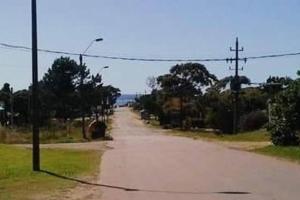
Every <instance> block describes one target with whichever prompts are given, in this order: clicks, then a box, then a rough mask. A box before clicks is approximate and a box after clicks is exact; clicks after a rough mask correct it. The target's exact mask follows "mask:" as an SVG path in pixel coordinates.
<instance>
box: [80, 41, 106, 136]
mask: <svg viewBox="0 0 300 200" xmlns="http://www.w3.org/2000/svg"><path fill="white" fill-rule="evenodd" d="M100 41H103V38H97V39H94V40H92V41H91V42H90V44H89V45H88V47H87V48H86V49H85V50H84V51H83V53H81V54H80V55H79V65H80V67H81V68H82V66H83V64H82V63H83V62H82V58H83V56H85V53H86V52H87V51H88V49H89V48H90V47H91V46H92V45H93V44H94V42H100ZM83 79H84V73H81V76H80V89H79V91H80V97H81V100H82V99H83V94H82V85H83ZM81 105H82V108H81V118H82V135H83V138H84V139H87V137H86V134H85V112H84V106H83V105H84V104H83V102H82V103H81Z"/></svg>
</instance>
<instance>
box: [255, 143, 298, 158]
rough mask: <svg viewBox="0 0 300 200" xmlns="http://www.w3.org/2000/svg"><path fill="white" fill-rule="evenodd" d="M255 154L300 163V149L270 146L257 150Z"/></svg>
mask: <svg viewBox="0 0 300 200" xmlns="http://www.w3.org/2000/svg"><path fill="white" fill-rule="evenodd" d="M255 152H258V153H262V154H265V155H270V156H275V157H280V158H286V159H288V160H292V161H297V162H300V147H292V146H289V147H285V146H273V145H272V146H271V145H270V146H267V147H264V148H260V149H256V150H255Z"/></svg>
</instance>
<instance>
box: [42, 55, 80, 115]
mask: <svg viewBox="0 0 300 200" xmlns="http://www.w3.org/2000/svg"><path fill="white" fill-rule="evenodd" d="M80 73H82V70H80V67H79V66H78V65H77V63H76V62H75V61H74V60H71V59H70V58H68V57H61V58H58V59H56V60H55V61H54V63H53V64H52V66H51V68H50V69H49V70H48V72H47V73H46V74H45V75H44V77H43V79H42V84H41V86H42V87H41V89H42V90H44V94H45V96H44V98H46V99H44V100H45V102H47V104H48V106H49V107H50V108H51V110H54V111H55V117H57V118H63V119H64V120H65V121H66V120H67V119H68V118H74V117H75V113H76V111H77V112H78V108H77V107H78V103H79V99H78V94H76V88H77V85H78V83H79V79H80Z"/></svg>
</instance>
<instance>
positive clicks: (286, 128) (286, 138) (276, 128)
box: [271, 120, 299, 146]
mask: <svg viewBox="0 0 300 200" xmlns="http://www.w3.org/2000/svg"><path fill="white" fill-rule="evenodd" d="M271 139H272V142H273V144H274V145H280V146H292V145H293V146H295V145H299V137H298V135H297V134H296V131H295V130H293V129H292V128H291V126H290V124H289V123H288V122H287V121H285V120H277V122H276V123H274V125H273V127H272V129H271Z"/></svg>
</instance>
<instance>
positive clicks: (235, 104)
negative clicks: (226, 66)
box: [228, 38, 246, 134]
mask: <svg viewBox="0 0 300 200" xmlns="http://www.w3.org/2000/svg"><path fill="white" fill-rule="evenodd" d="M230 51H234V52H235V58H229V59H228V61H230V62H235V68H234V69H233V70H234V71H235V75H234V78H233V80H232V85H233V88H231V90H232V92H233V95H234V97H233V133H234V134H237V133H238V123H239V94H240V90H241V83H240V77H239V70H243V68H241V69H240V68H239V60H241V59H240V58H239V52H240V51H244V48H243V47H242V48H241V49H240V47H239V40H238V38H236V41H235V49H232V48H231V47H230ZM243 60H244V61H245V62H246V59H243Z"/></svg>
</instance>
